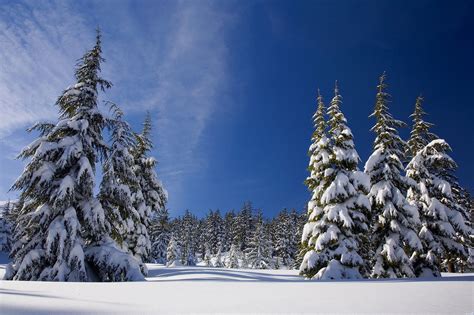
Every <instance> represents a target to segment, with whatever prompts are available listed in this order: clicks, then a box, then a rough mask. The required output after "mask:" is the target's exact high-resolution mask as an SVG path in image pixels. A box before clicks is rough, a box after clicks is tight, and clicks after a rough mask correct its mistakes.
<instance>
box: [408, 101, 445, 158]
mask: <svg viewBox="0 0 474 315" xmlns="http://www.w3.org/2000/svg"><path fill="white" fill-rule="evenodd" d="M423 101H424V98H423V96H421V94H420V96H418V97H417V98H416V102H415V110H414V111H413V114H411V115H410V117H411V118H412V121H413V127H412V130H411V132H410V140H408V146H409V149H407V153H408V154H410V155H411V156H415V155H416V153H417V152H418V151H420V150H421V149H423V148H424V147H425V146H426V145H427V144H428V143H430V142H431V141H433V140H435V139H437V138H438V136H436V135H435V134H434V133H432V132H430V128H431V127H433V124H431V123H429V122H426V121H424V120H423V116H425V115H427V113H426V112H425V111H424V110H423Z"/></svg>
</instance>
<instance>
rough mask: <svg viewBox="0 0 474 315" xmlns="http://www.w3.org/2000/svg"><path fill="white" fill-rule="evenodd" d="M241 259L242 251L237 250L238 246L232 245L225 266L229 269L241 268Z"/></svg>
mask: <svg viewBox="0 0 474 315" xmlns="http://www.w3.org/2000/svg"><path fill="white" fill-rule="evenodd" d="M239 258H240V251H239V249H238V248H237V245H235V244H232V245H231V246H230V250H229V257H228V259H227V262H226V264H225V266H226V267H227V268H239Z"/></svg>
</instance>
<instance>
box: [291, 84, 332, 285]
mask: <svg viewBox="0 0 474 315" xmlns="http://www.w3.org/2000/svg"><path fill="white" fill-rule="evenodd" d="M316 100H317V110H316V113H315V114H314V115H313V122H314V128H315V130H314V132H313V135H312V137H311V145H310V147H309V151H308V155H309V156H310V158H309V166H308V171H309V172H310V175H309V176H308V178H306V181H305V184H306V185H307V186H308V189H309V190H310V191H311V192H312V196H311V200H310V201H309V202H308V210H307V212H308V218H309V220H308V222H307V223H306V224H305V228H304V233H303V237H302V240H301V251H300V253H299V256H301V257H304V256H305V255H306V253H308V252H313V250H314V241H315V239H316V238H317V237H318V235H313V234H312V232H313V226H314V223H315V222H316V221H317V219H318V218H317V216H313V213H314V214H316V213H319V212H321V208H320V205H321V195H322V192H323V189H324V188H325V187H324V186H325V184H326V182H325V176H324V172H325V170H326V169H328V168H330V166H331V165H330V162H329V159H330V148H329V145H330V143H329V138H328V137H327V123H326V118H325V115H326V107H325V105H324V102H323V97H322V95H321V93H320V91H319V89H318V96H317V99H316ZM315 232H317V231H315ZM311 240H313V241H312V242H311ZM308 258H309V256H308ZM298 267H300V266H298ZM301 267H302V268H301V269H300V273H301V274H303V275H305V276H306V277H307V278H312V277H313V276H314V275H315V274H316V273H317V272H318V271H319V269H320V268H321V266H319V265H312V266H311V267H309V265H308V262H307V261H304V262H303V261H302V264H301Z"/></svg>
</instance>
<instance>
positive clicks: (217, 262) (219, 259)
mask: <svg viewBox="0 0 474 315" xmlns="http://www.w3.org/2000/svg"><path fill="white" fill-rule="evenodd" d="M214 267H216V268H222V267H224V263H223V262H222V249H221V248H220V247H219V249H218V250H217V254H216V260H215V261H214Z"/></svg>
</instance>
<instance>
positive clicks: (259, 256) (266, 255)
mask: <svg viewBox="0 0 474 315" xmlns="http://www.w3.org/2000/svg"><path fill="white" fill-rule="evenodd" d="M247 259H248V263H249V266H250V268H254V269H268V268H270V262H271V244H270V242H269V240H268V236H267V234H266V231H265V225H264V222H263V217H262V213H261V212H259V213H258V214H257V216H256V218H255V230H254V232H253V234H252V238H251V239H250V242H249V247H248V248H247Z"/></svg>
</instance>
